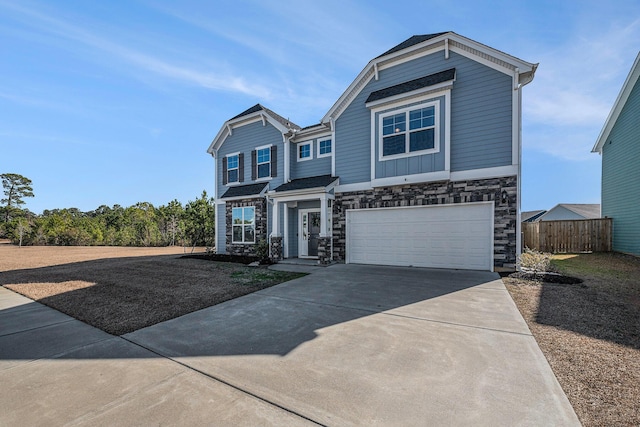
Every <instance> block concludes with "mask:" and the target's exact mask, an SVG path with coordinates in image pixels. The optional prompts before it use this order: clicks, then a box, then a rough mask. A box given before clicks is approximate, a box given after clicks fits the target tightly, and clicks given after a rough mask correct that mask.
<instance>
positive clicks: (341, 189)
mask: <svg viewBox="0 0 640 427" xmlns="http://www.w3.org/2000/svg"><path fill="white" fill-rule="evenodd" d="M371 189H373V186H372V185H371V182H370V181H365V182H356V183H353V184H340V185H338V186H337V187H336V189H335V192H336V193H350V192H352V191H366V190H371Z"/></svg>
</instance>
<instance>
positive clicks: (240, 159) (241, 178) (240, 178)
mask: <svg viewBox="0 0 640 427" xmlns="http://www.w3.org/2000/svg"><path fill="white" fill-rule="evenodd" d="M238 182H244V153H240V154H238Z"/></svg>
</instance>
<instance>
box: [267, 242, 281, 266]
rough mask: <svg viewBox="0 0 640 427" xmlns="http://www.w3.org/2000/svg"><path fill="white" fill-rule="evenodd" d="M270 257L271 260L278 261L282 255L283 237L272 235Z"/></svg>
mask: <svg viewBox="0 0 640 427" xmlns="http://www.w3.org/2000/svg"><path fill="white" fill-rule="evenodd" d="M269 258H271V261H273V262H278V261H280V260H281V259H282V258H283V257H282V237H272V238H271V244H270V245H269Z"/></svg>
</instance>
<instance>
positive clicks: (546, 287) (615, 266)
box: [503, 254, 640, 426]
mask: <svg viewBox="0 0 640 427" xmlns="http://www.w3.org/2000/svg"><path fill="white" fill-rule="evenodd" d="M553 265H554V267H555V268H556V269H557V270H558V271H559V272H561V273H563V274H566V275H569V276H574V277H577V278H579V279H582V280H583V282H582V283H577V284H566V283H548V282H544V281H541V280H531V279H523V278H518V277H506V278H503V281H504V282H505V284H506V286H507V289H508V290H509V292H510V293H511V296H512V297H513V300H514V301H515V303H516V305H517V306H518V309H519V310H520V312H521V313H522V315H523V317H524V318H525V320H526V322H527V324H528V325H529V329H531V332H532V333H533V335H534V336H535V338H536V341H537V342H538V344H539V345H540V348H541V349H542V351H543V353H544V354H545V356H546V357H547V360H548V361H549V363H550V365H551V367H552V369H553V371H554V373H555V374H556V377H557V378H558V381H559V382H560V384H561V385H562V388H563V390H564V391H565V393H566V394H567V396H568V398H569V400H570V402H571V404H572V405H573V407H574V409H575V411H576V413H577V414H578V417H579V418H580V421H581V422H582V423H583V424H584V425H585V426H612V425H615V426H638V425H640V259H639V258H635V257H631V256H628V255H622V254H580V255H571V256H556V257H555V259H554V261H553Z"/></svg>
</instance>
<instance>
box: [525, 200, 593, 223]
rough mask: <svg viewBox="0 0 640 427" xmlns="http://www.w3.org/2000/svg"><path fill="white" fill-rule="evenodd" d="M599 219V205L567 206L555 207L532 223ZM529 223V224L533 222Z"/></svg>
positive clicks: (561, 204)
mask: <svg viewBox="0 0 640 427" xmlns="http://www.w3.org/2000/svg"><path fill="white" fill-rule="evenodd" d="M596 218H600V205H599V204H569V203H560V204H558V205H555V206H554V207H552V208H551V209H549V210H548V211H546V212H545V213H543V214H542V215H540V216H538V217H537V218H536V219H534V220H533V221H564V220H572V219H596ZM533 221H530V222H533Z"/></svg>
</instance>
